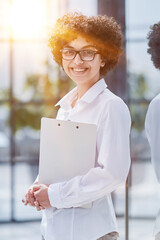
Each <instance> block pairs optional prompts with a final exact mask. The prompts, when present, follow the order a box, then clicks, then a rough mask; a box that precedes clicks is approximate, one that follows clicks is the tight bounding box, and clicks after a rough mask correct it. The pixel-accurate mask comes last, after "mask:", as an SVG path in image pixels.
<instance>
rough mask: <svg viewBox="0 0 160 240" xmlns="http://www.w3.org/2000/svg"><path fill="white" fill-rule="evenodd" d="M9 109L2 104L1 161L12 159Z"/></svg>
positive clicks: (0, 119) (0, 111) (0, 124)
mask: <svg viewBox="0 0 160 240" xmlns="http://www.w3.org/2000/svg"><path fill="white" fill-rule="evenodd" d="M8 122H9V109H8V107H7V105H0V162H1V161H9V159H10V129H9V125H8Z"/></svg>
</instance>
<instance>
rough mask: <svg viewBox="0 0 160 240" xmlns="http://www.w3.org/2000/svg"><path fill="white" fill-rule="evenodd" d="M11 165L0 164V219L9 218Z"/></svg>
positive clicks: (5, 219)
mask: <svg viewBox="0 0 160 240" xmlns="http://www.w3.org/2000/svg"><path fill="white" fill-rule="evenodd" d="M10 183H11V167H10V166H9V165H8V164H0V196H1V197H0V213H1V214H0V221H7V220H8V221H9V220H10V218H11V186H10Z"/></svg>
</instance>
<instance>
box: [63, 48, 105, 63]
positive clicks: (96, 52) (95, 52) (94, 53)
mask: <svg viewBox="0 0 160 240" xmlns="http://www.w3.org/2000/svg"><path fill="white" fill-rule="evenodd" d="M65 50H71V51H74V52H75V54H74V56H73V58H71V59H66V58H64V57H63V51H65ZM83 51H91V52H93V58H92V59H91V60H84V59H83V57H82V55H81V52H83ZM60 52H61V54H62V58H63V59H64V60H66V61H70V60H73V59H75V57H76V56H77V54H78V55H79V57H80V59H81V61H83V62H91V61H93V60H94V58H95V55H96V54H100V53H99V51H94V50H90V49H84V50H79V51H77V50H75V49H61V50H60Z"/></svg>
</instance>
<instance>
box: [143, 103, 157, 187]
mask: <svg viewBox="0 0 160 240" xmlns="http://www.w3.org/2000/svg"><path fill="white" fill-rule="evenodd" d="M145 129H146V134H147V138H148V141H149V144H150V148H151V161H152V164H153V167H154V170H155V173H156V176H157V179H158V181H159V182H160V146H159V143H160V101H159V99H155V100H153V101H152V102H151V103H150V105H149V107H148V111H147V115H146V120H145Z"/></svg>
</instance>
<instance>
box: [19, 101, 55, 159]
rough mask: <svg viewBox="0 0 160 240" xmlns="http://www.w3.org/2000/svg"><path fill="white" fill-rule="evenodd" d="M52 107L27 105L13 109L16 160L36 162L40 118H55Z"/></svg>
mask: <svg viewBox="0 0 160 240" xmlns="http://www.w3.org/2000/svg"><path fill="white" fill-rule="evenodd" d="M56 110H57V109H56V108H55V107H54V106H53V105H37V106H36V105H28V106H23V105H22V106H21V107H15V112H14V116H15V120H14V121H15V155H16V160H17V161H18V160H25V159H26V160H27V161H28V160H29V158H31V159H33V160H36V161H38V159H39V137H40V132H39V129H40V122H41V117H51V118H53V117H55V115H56Z"/></svg>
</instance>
